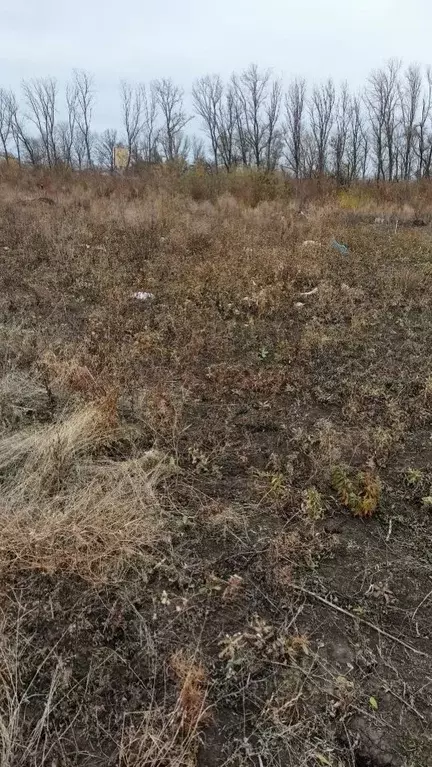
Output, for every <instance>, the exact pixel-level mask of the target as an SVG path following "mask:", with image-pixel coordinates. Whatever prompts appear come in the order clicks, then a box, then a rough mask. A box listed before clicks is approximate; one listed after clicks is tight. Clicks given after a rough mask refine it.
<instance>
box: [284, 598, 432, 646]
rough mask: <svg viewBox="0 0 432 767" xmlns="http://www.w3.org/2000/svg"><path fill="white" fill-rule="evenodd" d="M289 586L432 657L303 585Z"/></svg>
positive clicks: (388, 637) (395, 640) (403, 644)
mask: <svg viewBox="0 0 432 767" xmlns="http://www.w3.org/2000/svg"><path fill="white" fill-rule="evenodd" d="M291 588H293V589H294V590H295V591H301V593H302V594H307V596H309V597H312V598H313V599H317V600H318V602H322V604H323V605H326V606H327V607H331V609H332V610H336V612H338V613H342V615H346V616H347V617H348V618H351V620H353V621H358V622H359V623H363V625H364V626H368V627H369V628H370V629H373V631H376V632H377V634H380V635H381V636H384V637H386V638H387V639H391V640H392V642H396V643H397V644H399V645H401V647H405V649H406V650H410V652H413V653H415V654H416V655H421V656H422V657H423V658H430V659H432V655H429V654H428V653H426V652H423V650H417V648H416V647H413V646H412V645H410V644H408V643H407V642H404V641H403V639H399V638H398V637H396V636H394V634H390V633H389V632H388V631H385V630H384V629H381V628H380V627H379V626H377V625H376V624H375V623H371V622H370V621H367V620H366V619H365V618H361V617H359V616H358V615H354V614H353V613H351V612H350V611H349V610H345V608H344V607H339V606H338V605H335V604H333V602H330V601H329V600H328V599H325V598H324V597H321V596H320V595H319V594H316V593H315V592H314V591H309V589H305V588H304V587H303V586H298V585H296V584H291Z"/></svg>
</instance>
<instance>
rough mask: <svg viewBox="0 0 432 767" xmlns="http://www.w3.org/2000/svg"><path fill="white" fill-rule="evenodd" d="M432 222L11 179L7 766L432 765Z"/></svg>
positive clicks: (5, 372)
mask: <svg viewBox="0 0 432 767" xmlns="http://www.w3.org/2000/svg"><path fill="white" fill-rule="evenodd" d="M430 222H432V188H431V187H430V186H429V185H428V184H427V183H425V184H418V185H415V184H413V185H410V186H406V185H405V186H404V185H402V184H401V185H395V186H393V187H392V186H390V185H389V186H387V187H385V186H384V187H381V188H379V189H378V188H377V187H374V186H372V185H371V186H366V185H365V186H363V187H358V188H356V189H352V190H340V191H338V190H337V189H336V188H334V187H332V186H331V185H330V184H325V185H323V187H322V188H321V189H320V188H319V185H318V184H317V183H315V185H314V183H313V182H310V183H308V182H304V183H303V184H300V185H299V186H298V187H297V188H294V187H293V186H290V185H287V184H285V183H284V182H283V181H282V180H281V179H279V178H278V177H272V176H267V177H266V176H258V175H257V174H252V173H251V174H243V175H242V174H240V173H239V174H237V175H233V176H232V177H231V178H228V177H226V176H225V177H222V178H221V179H214V178H212V177H207V176H206V175H205V174H204V173H200V172H199V171H195V172H193V173H190V174H186V175H185V176H182V177H177V176H175V177H174V175H173V177H172V178H171V177H169V176H168V174H162V173H160V174H158V175H157V176H155V177H154V178H147V179H139V178H138V179H134V178H130V179H127V178H125V179H116V178H111V177H109V176H102V175H100V176H98V175H95V176H94V177H92V176H91V175H88V176H86V175H82V176H78V175H77V176H75V177H74V176H70V177H63V178H62V177H60V176H54V175H53V176H44V177H42V176H41V175H38V174H30V173H28V174H26V173H19V174H17V175H13V174H9V175H8V176H4V177H3V178H2V179H1V183H0V261H1V266H0V281H1V291H0V424H1V432H0V480H1V488H2V494H1V504H0V523H1V535H0V588H1V613H0V620H1V633H0V764H1V765H2V767H27V766H28V765H33V767H72V766H74V767H75V766H76V767H99V766H100V767H108V766H110V767H222V766H224V767H225V766H226V767H291V766H292V767H315V766H317V767H319V766H320V765H324V766H325V765H327V767H427V765H430V764H431V763H432V738H431V734H430V733H431V723H432V667H431V658H432V642H431V625H432V553H431V552H432V464H431V460H432V418H431V408H432V359H431V339H432V313H431V293H432V224H431V223H430ZM333 238H336V240H338V241H339V242H342V243H345V244H346V245H347V246H348V248H349V253H348V254H345V255H344V254H342V253H340V252H339V251H338V250H336V249H334V248H332V247H331V245H330V244H331V242H332V240H333ZM305 241H307V243H308V244H305ZM137 291H143V292H149V293H151V294H153V297H152V298H147V299H146V300H140V299H137V298H134V297H133V294H134V293H135V292H137Z"/></svg>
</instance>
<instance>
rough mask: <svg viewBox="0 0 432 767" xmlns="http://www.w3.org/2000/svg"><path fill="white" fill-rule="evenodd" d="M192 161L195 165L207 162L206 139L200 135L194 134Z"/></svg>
mask: <svg viewBox="0 0 432 767" xmlns="http://www.w3.org/2000/svg"><path fill="white" fill-rule="evenodd" d="M191 152H192V162H193V164H194V165H204V164H205V162H206V153H205V147H204V141H203V140H202V138H200V137H199V136H192V144H191Z"/></svg>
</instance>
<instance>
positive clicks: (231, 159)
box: [218, 85, 237, 172]
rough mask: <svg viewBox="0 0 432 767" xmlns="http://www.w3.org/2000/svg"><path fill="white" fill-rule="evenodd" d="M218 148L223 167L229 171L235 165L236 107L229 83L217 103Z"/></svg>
mask: <svg viewBox="0 0 432 767" xmlns="http://www.w3.org/2000/svg"><path fill="white" fill-rule="evenodd" d="M218 119H219V136H218V148H219V153H220V156H221V160H222V162H223V164H224V166H225V169H226V170H227V171H228V172H229V171H230V170H231V168H232V167H233V165H235V163H236V161H237V158H236V153H235V138H236V137H235V132H236V124H237V120H236V108H235V96H234V91H233V88H232V86H231V85H229V86H228V88H227V89H226V91H225V98H224V99H223V100H221V102H220V104H219V118H218Z"/></svg>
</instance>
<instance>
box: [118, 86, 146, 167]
mask: <svg viewBox="0 0 432 767" xmlns="http://www.w3.org/2000/svg"><path fill="white" fill-rule="evenodd" d="M142 95H143V91H142V87H141V86H135V87H133V86H132V85H130V84H129V83H127V82H126V81H125V80H122V82H121V83H120V96H121V108H122V120H123V129H124V132H125V137H126V142H125V144H126V148H127V150H128V160H127V166H126V167H127V168H128V167H129V166H130V163H131V161H132V158H133V159H134V161H135V162H136V161H137V159H138V145H139V138H140V134H141V130H142V120H143V115H142V111H143V101H142Z"/></svg>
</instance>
